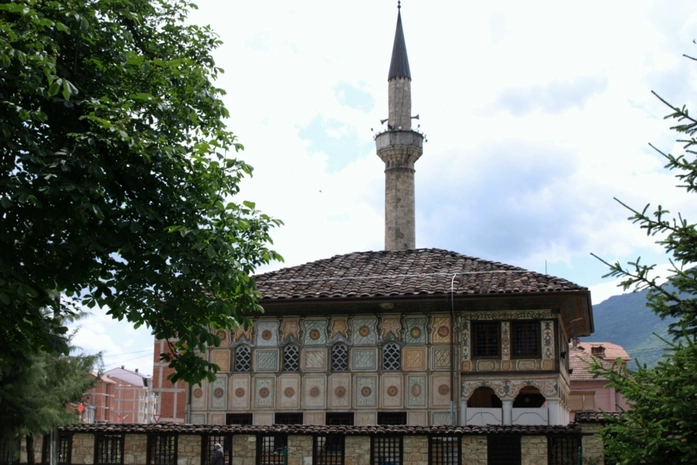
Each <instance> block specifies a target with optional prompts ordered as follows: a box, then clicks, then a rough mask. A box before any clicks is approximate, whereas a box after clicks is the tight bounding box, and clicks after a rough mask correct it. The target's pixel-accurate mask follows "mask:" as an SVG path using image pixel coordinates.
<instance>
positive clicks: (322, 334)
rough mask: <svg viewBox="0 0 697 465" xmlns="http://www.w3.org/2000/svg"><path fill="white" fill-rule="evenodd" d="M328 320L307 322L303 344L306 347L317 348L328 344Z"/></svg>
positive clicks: (305, 322) (304, 323)
mask: <svg viewBox="0 0 697 465" xmlns="http://www.w3.org/2000/svg"><path fill="white" fill-rule="evenodd" d="M328 323H329V322H328V321H327V320H305V321H304V322H303V326H304V327H305V332H304V333H303V342H304V344H305V345H306V346H313V345H314V346H316V345H321V344H326V343H327V326H328Z"/></svg>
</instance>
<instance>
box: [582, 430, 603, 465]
mask: <svg viewBox="0 0 697 465" xmlns="http://www.w3.org/2000/svg"><path fill="white" fill-rule="evenodd" d="M581 430H582V431H583V433H584V436H583V437H582V438H581V447H582V448H583V460H584V461H587V462H588V463H593V464H594V465H604V464H605V453H604V450H603V440H602V439H601V438H600V435H598V431H600V425H598V424H590V423H584V424H583V426H582V429H581ZM587 433H590V434H587Z"/></svg>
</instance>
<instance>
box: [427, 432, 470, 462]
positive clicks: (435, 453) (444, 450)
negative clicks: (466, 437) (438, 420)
mask: <svg viewBox="0 0 697 465" xmlns="http://www.w3.org/2000/svg"><path fill="white" fill-rule="evenodd" d="M461 455H462V441H461V440H460V438H459V437H457V436H431V437H429V438H428V464H429V465H459V464H460V463H461V461H460V457H461Z"/></svg>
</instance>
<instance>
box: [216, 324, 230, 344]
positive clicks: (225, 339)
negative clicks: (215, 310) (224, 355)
mask: <svg viewBox="0 0 697 465" xmlns="http://www.w3.org/2000/svg"><path fill="white" fill-rule="evenodd" d="M215 335H216V336H218V337H219V338H220V345H219V346H218V347H221V348H222V347H230V333H229V332H228V331H227V330H225V329H218V330H216V331H215Z"/></svg>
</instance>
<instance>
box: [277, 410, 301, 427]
mask: <svg viewBox="0 0 697 465" xmlns="http://www.w3.org/2000/svg"><path fill="white" fill-rule="evenodd" d="M274 424H276V425H302V424H303V414H302V413H277V414H276V415H275V418H274Z"/></svg>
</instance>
